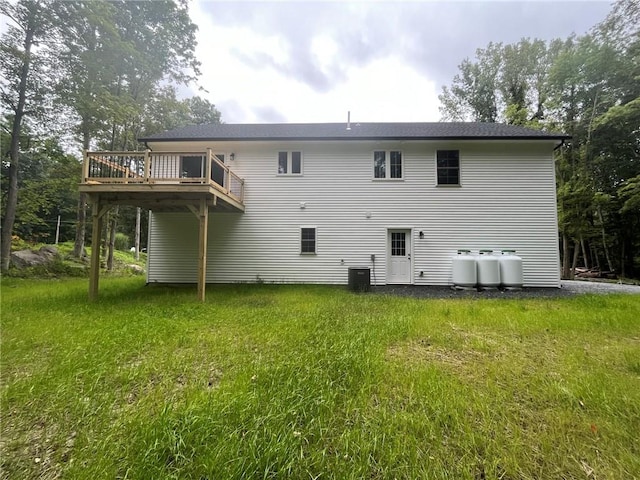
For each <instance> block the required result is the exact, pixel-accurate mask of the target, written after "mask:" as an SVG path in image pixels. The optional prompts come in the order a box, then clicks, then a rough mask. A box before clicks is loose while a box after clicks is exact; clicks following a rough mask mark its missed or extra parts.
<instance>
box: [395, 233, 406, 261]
mask: <svg viewBox="0 0 640 480" xmlns="http://www.w3.org/2000/svg"><path fill="white" fill-rule="evenodd" d="M406 254H407V239H406V234H405V233H404V232H391V256H392V257H404V256H406Z"/></svg>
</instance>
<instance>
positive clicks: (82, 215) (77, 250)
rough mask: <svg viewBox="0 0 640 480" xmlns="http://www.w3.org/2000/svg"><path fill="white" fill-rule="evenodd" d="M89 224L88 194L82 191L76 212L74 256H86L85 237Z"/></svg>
mask: <svg viewBox="0 0 640 480" xmlns="http://www.w3.org/2000/svg"><path fill="white" fill-rule="evenodd" d="M86 226H87V195H86V193H81V194H80V196H79V197H78V211H77V213H76V239H75V241H74V243H73V256H74V257H76V258H83V257H84V239H85V230H86Z"/></svg>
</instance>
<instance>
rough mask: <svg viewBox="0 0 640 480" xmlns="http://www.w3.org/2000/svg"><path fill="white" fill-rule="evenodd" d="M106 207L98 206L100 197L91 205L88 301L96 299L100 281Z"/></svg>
mask: <svg viewBox="0 0 640 480" xmlns="http://www.w3.org/2000/svg"><path fill="white" fill-rule="evenodd" d="M107 210H108V207H105V206H102V205H100V197H97V198H96V199H95V201H94V202H93V205H92V210H91V214H92V222H93V224H92V229H91V267H90V271H89V300H90V301H95V300H97V299H98V281H99V279H100V234H101V232H102V218H103V217H104V214H105V213H106V211H107Z"/></svg>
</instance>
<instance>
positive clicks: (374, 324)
mask: <svg viewBox="0 0 640 480" xmlns="http://www.w3.org/2000/svg"><path fill="white" fill-rule="evenodd" d="M142 282H143V280H141V279H139V278H105V279H102V281H101V298H100V300H99V302H97V303H95V304H90V303H88V302H87V301H86V295H87V281H86V279H85V280H82V279H79V280H78V279H76V280H50V281H33V280H30V281H27V280H21V279H5V280H4V281H3V284H2V358H1V367H2V370H1V372H2V382H1V383H2V407H1V408H2V435H1V436H0V442H1V443H0V444H1V448H2V455H1V458H2V472H3V473H2V475H3V476H4V477H6V478H16V479H22V478H59V477H60V478H95V479H101V478H109V479H111V478H131V479H149V478H154V479H155V478H181V479H182V478H185V479H211V480H213V479H223V478H301V479H307V478H308V479H311V478H336V479H349V478H353V479H355V478H375V479H387V478H425V479H429V478H433V479H444V478H451V479H481V478H487V479H490V478H501V479H544V478H549V479H558V478H567V479H569V478H577V479H589V478H594V479H595V478H597V479H605V478H607V479H627V478H640V444H639V442H638V432H640V321H639V320H638V318H640V297H638V296H613V295H610V296H581V297H576V298H570V299H554V300H471V299H469V300H423V299H422V300H419V299H408V298H395V297H386V296H378V295H356V294H352V293H349V292H347V291H346V290H345V289H344V288H338V287H326V286H276V285H229V286H210V287H209V289H208V292H207V302H206V304H200V303H198V302H197V300H196V295H195V289H194V288H169V287H166V288H165V287H144V286H143V284H142Z"/></svg>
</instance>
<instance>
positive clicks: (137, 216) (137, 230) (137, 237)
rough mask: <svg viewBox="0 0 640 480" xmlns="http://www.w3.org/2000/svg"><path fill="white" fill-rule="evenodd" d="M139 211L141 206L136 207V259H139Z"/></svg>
mask: <svg viewBox="0 0 640 480" xmlns="http://www.w3.org/2000/svg"><path fill="white" fill-rule="evenodd" d="M140 212H141V208H140V207H137V208H136V241H135V245H136V260H140Z"/></svg>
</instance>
